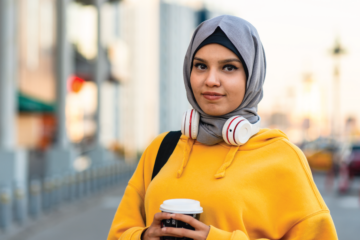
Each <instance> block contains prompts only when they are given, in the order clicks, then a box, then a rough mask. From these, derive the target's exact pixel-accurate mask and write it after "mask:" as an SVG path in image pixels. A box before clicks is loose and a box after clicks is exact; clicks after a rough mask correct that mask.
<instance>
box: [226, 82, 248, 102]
mask: <svg viewBox="0 0 360 240" xmlns="http://www.w3.org/2000/svg"><path fill="white" fill-rule="evenodd" d="M239 79H240V81H239ZM245 82H246V80H245V79H244V78H242V77H239V76H234V77H232V78H230V79H228V81H224V83H223V86H224V88H225V89H226V91H227V92H228V93H229V96H230V97H231V99H230V100H231V101H234V102H239V103H241V102H242V99H243V98H244V95H245Z"/></svg>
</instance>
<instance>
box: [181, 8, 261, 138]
mask: <svg viewBox="0 0 360 240" xmlns="http://www.w3.org/2000/svg"><path fill="white" fill-rule="evenodd" d="M217 27H220V28H221V30H222V31H223V32H224V33H225V34H226V36H227V37H228V38H229V40H230V41H231V42H232V43H233V44H234V46H235V47H236V49H237V50H238V51H239V53H240V54H241V56H242V57H243V59H244V61H245V63H246V66H247V68H248V73H249V76H248V79H247V82H246V91H245V96H244V99H243V101H242V103H241V104H240V106H239V107H238V108H236V109H235V110H234V111H232V112H229V113H227V114H225V115H222V116H216V117H215V116H210V115H208V114H206V113H205V112H203V111H202V110H201V108H200V106H199V105H198V104H197V102H196V100H195V97H194V94H193V92H192V89H191V85H190V73H191V68H192V60H193V58H194V56H193V55H194V53H195V51H196V49H197V48H198V46H199V45H200V44H201V43H202V42H203V41H204V40H205V39H206V38H207V37H209V36H210V35H211V34H212V33H213V32H214V31H215V30H216V28H217ZM244 67H245V66H244ZM183 71H184V82H185V88H186V92H187V98H188V100H189V102H190V104H191V106H192V107H193V108H194V109H195V110H197V111H198V112H199V113H200V124H199V133H198V136H197V141H199V142H201V143H203V144H206V145H214V144H216V143H219V142H221V141H223V138H222V128H223V126H224V124H225V122H226V120H227V119H229V118H231V117H233V116H236V115H240V116H242V117H244V118H246V119H247V120H248V121H249V122H251V123H255V122H257V121H258V120H259V116H258V114H257V105H258V103H259V102H260V101H261V99H262V97H263V84H264V80H265V74H266V59H265V52H264V49H263V46H262V44H261V41H260V37H259V34H258V33H257V30H256V29H255V27H254V26H252V25H251V24H250V23H249V22H247V21H245V20H243V19H241V18H238V17H234V16H229V15H222V16H219V17H216V18H212V19H210V20H207V21H205V22H203V23H201V24H200V25H199V26H198V27H197V29H196V30H195V32H194V34H193V36H192V38H191V42H190V44H189V47H188V50H187V52H186V55H185V60H184V69H183Z"/></svg>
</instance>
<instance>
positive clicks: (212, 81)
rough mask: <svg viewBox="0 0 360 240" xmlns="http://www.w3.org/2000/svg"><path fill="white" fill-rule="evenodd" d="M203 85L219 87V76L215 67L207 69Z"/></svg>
mask: <svg viewBox="0 0 360 240" xmlns="http://www.w3.org/2000/svg"><path fill="white" fill-rule="evenodd" d="M205 85H206V86H207V87H220V77H219V75H218V74H217V72H216V70H215V69H212V70H210V71H209V73H208V75H207V76H206V79H205Z"/></svg>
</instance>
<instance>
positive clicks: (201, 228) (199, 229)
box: [141, 213, 210, 240]
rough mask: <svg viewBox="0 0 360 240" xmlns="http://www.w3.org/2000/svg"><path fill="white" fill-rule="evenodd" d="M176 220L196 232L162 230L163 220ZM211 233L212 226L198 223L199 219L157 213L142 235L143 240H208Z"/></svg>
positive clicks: (169, 228) (176, 229)
mask: <svg viewBox="0 0 360 240" xmlns="http://www.w3.org/2000/svg"><path fill="white" fill-rule="evenodd" d="M171 218H172V219H175V220H180V221H182V222H185V223H188V224H189V225H191V226H192V227H193V228H195V230H189V229H185V228H171V227H166V228H165V227H164V228H161V220H163V219H171ZM209 231H210V226H207V225H206V224H204V223H202V222H200V221H198V220H197V219H195V218H193V217H191V216H188V215H183V214H170V213H156V214H155V215H154V221H153V223H152V224H151V226H150V227H149V228H148V229H146V230H145V232H144V233H143V235H142V238H141V239H142V240H160V237H163V236H169V237H178V238H183V237H187V238H192V239H194V240H206V238H207V236H208V234H209Z"/></svg>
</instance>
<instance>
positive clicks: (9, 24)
mask: <svg viewBox="0 0 360 240" xmlns="http://www.w3.org/2000/svg"><path fill="white" fill-rule="evenodd" d="M16 27H17V26H16V4H15V1H13V0H0V228H3V229H5V230H6V229H7V228H8V227H9V225H10V222H11V220H12V219H13V216H12V208H13V207H12V204H13V200H14V199H15V200H18V201H16V203H17V204H15V205H14V210H15V213H16V214H15V215H14V218H15V219H16V220H18V221H19V222H20V223H22V222H23V220H24V218H23V216H24V212H25V210H26V208H25V207H24V204H23V203H24V202H25V201H26V200H25V199H24V198H16V196H20V195H21V194H16V193H15V191H14V189H17V193H20V192H23V191H24V188H25V186H26V185H27V184H26V181H27V161H26V152H25V151H23V150H21V149H18V148H17V146H16V117H17V103H16V99H17V94H16V47H17V41H16V29H17V28H16Z"/></svg>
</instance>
